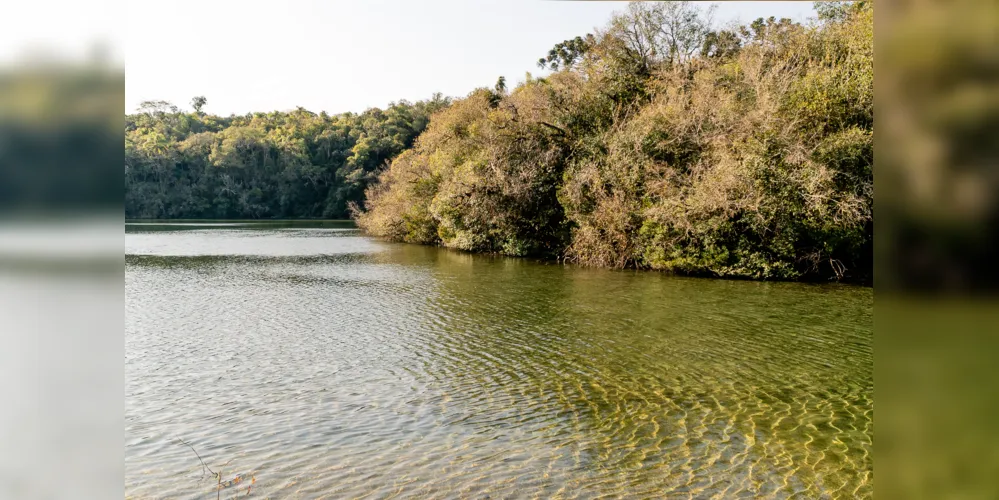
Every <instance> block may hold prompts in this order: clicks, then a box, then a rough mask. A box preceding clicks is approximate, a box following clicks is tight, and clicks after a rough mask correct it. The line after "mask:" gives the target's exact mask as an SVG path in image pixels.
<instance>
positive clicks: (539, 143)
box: [357, 2, 874, 279]
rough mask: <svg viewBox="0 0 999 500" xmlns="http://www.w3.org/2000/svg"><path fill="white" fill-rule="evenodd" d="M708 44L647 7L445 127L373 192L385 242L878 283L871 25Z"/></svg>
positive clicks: (474, 99)
mask: <svg viewBox="0 0 999 500" xmlns="http://www.w3.org/2000/svg"><path fill="white" fill-rule="evenodd" d="M818 12H819V14H820V17H819V19H818V20H817V21H816V22H814V23H811V24H808V25H802V24H799V23H794V22H791V21H790V20H787V19H781V20H776V19H774V18H770V19H766V20H764V19H759V20H757V21H755V22H753V23H752V24H750V25H748V26H742V27H734V28H731V29H724V30H719V31H712V29H711V27H710V26H711V25H710V23H709V22H708V20H707V13H706V12H704V11H703V10H700V9H699V8H697V7H696V6H694V5H693V4H690V3H684V2H668V3H632V4H630V5H629V6H628V8H627V9H626V10H625V11H624V12H622V13H620V14H618V15H616V16H615V17H614V18H613V19H612V20H611V21H610V23H609V24H608V25H607V26H606V28H604V29H602V30H598V31H596V32H595V33H591V34H589V35H587V36H585V37H579V38H576V39H573V40H567V41H565V42H563V43H560V44H558V45H556V46H555V48H553V49H552V51H551V52H550V53H549V54H548V56H547V57H545V58H543V59H541V60H540V61H539V65H541V66H546V67H550V68H551V69H554V70H556V71H555V72H554V73H552V74H551V75H550V76H548V77H546V78H531V77H530V75H528V77H527V79H526V81H525V82H524V83H522V84H521V85H519V86H517V87H516V88H515V89H513V90H512V91H508V90H507V89H506V82H505V80H501V81H500V82H498V84H497V85H496V87H495V88H492V89H485V88H483V89H478V90H475V91H474V92H472V93H471V94H470V95H469V96H468V97H467V98H465V99H461V100H458V101H456V102H454V103H453V104H452V105H451V106H450V107H448V108H447V109H445V110H442V111H440V112H439V113H438V114H436V115H434V116H433V118H432V119H431V121H430V124H429V126H428V128H427V130H426V131H425V132H424V133H423V134H422V135H421V136H420V137H419V138H418V139H417V141H416V143H415V145H414V147H413V148H412V149H409V150H406V151H405V152H403V153H402V154H401V155H400V156H398V157H397V158H396V159H395V160H394V161H393V162H392V164H391V166H390V167H389V168H388V169H387V170H385V171H384V172H382V173H381V175H380V176H379V182H378V183H377V184H374V185H373V186H371V187H369V188H368V192H367V197H366V203H365V209H364V210H363V211H360V212H359V213H358V214H357V220H358V223H359V224H360V225H361V226H362V227H363V228H365V229H366V230H368V231H369V232H371V233H374V234H377V235H381V236H385V237H388V238H392V239H396V240H401V241H407V242H414V243H423V244H437V245H443V246H446V247H450V248H456V249H463V250H469V251H476V252H498V253H502V254H507V255H521V256H527V255H534V256H549V257H560V258H566V259H568V260H570V261H575V262H578V263H581V264H586V265H594V266H605V267H614V268H624V267H637V268H649V269H657V270H663V271H670V272H677V273H685V274H698V275H713V276H726V277H747V278H756V279H816V278H830V277H831V278H837V279H841V278H852V279H865V278H866V277H867V276H869V273H870V268H871V263H870V253H871V239H872V233H873V224H872V218H873V217H872V211H873V125H874V114H873V103H874V92H873V12H872V8H871V6H870V5H869V4H866V3H859V2H858V3H854V4H831V5H823V6H820V7H819V8H818Z"/></svg>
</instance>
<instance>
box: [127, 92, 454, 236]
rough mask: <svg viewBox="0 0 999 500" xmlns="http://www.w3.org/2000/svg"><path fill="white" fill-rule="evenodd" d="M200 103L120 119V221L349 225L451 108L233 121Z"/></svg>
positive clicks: (403, 107) (151, 106)
mask: <svg viewBox="0 0 999 500" xmlns="http://www.w3.org/2000/svg"><path fill="white" fill-rule="evenodd" d="M206 102H207V99H205V98H204V97H196V98H194V99H193V100H192V106H193V107H194V109H195V111H194V112H191V113H185V112H181V111H180V110H179V109H177V107H176V106H174V105H172V104H170V103H168V102H164V101H148V102H144V103H142V107H141V108H140V109H139V112H137V113H135V114H130V115H127V116H126V117H125V217H127V218H150V219H192V218H193V219H204V218H212V219H259V218H327V219H343V218H347V217H349V213H348V209H347V207H348V205H349V204H350V203H352V202H353V203H356V202H359V201H361V199H362V197H363V196H364V189H365V188H366V187H367V185H368V183H369V182H371V181H372V180H373V179H374V177H375V175H376V171H377V170H378V169H379V168H380V167H384V166H385V163H386V162H387V161H388V160H390V159H391V158H393V157H395V156H396V155H398V154H399V153H400V152H402V151H403V150H405V149H406V148H409V147H410V146H412V144H413V140H414V139H415V138H416V137H417V136H418V135H420V133H421V132H423V130H424V129H425V128H426V126H427V123H428V121H429V119H430V115H431V114H433V113H434V112H435V111H437V110H439V109H442V108H444V107H446V106H447V105H448V103H449V100H448V99H447V98H444V97H442V96H440V95H436V96H434V97H433V98H432V99H430V100H427V101H420V102H417V103H415V104H411V103H408V102H405V101H403V102H399V103H393V104H390V105H389V106H388V108H387V109H385V110H381V109H369V110H368V111H365V112H363V113H360V114H355V113H344V114H340V115H333V116H331V115H327V114H326V113H320V114H316V113H312V112H310V111H306V110H304V109H301V108H300V109H298V110H296V111H291V112H287V113H285V112H273V113H253V114H249V115H245V116H230V117H220V116H215V115H209V114H204V113H202V112H201V109H202V107H203V106H204V105H205V104H206Z"/></svg>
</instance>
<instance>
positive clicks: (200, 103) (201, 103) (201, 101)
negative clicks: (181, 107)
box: [191, 95, 208, 115]
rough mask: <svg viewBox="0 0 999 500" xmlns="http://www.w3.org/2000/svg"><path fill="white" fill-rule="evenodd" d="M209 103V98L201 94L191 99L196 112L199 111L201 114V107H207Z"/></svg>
mask: <svg viewBox="0 0 999 500" xmlns="http://www.w3.org/2000/svg"><path fill="white" fill-rule="evenodd" d="M207 103H208V99H207V98H205V96H203V95H199V96H197V97H195V98H194V99H191V107H192V108H194V112H195V113H198V114H199V115H200V114H201V108H203V107H205V104H207Z"/></svg>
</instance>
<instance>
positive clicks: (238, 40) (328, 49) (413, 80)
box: [0, 0, 813, 115]
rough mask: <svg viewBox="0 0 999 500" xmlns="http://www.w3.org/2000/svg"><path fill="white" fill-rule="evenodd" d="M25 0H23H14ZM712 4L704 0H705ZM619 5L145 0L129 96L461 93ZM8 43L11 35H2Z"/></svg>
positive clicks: (342, 101) (312, 106) (340, 107)
mask: <svg viewBox="0 0 999 500" xmlns="http://www.w3.org/2000/svg"><path fill="white" fill-rule="evenodd" d="M17 3H22V2H17ZM705 5H706V6H707V5H708V4H707V3H706V4H705ZM624 6H625V5H624V3H621V2H594V1H585V2H584V1H544V0H424V1H419V2H417V1H412V0H396V1H387V0H349V1H341V0H278V1H275V0H267V1H257V0H241V1H228V0H226V1H223V0H198V1H190V0H136V1H133V2H130V3H129V4H128V5H127V7H126V20H125V24H124V25H125V27H124V30H123V31H124V42H125V44H124V46H125V50H124V53H125V71H126V97H125V110H126V111H127V112H132V111H134V110H135V108H136V107H138V103H139V102H140V101H143V100H147V99H163V100H167V101H171V102H173V103H174V104H176V105H178V106H180V107H181V108H185V109H188V108H189V107H190V105H189V102H190V100H191V97H193V96H196V95H204V96H206V97H207V98H208V104H207V106H206V107H205V110H206V111H208V112H212V113H216V114H221V115H228V114H230V113H237V114H243V113H246V112H249V111H271V110H287V109H293V108H295V107H296V106H303V107H305V108H307V109H309V110H312V111H316V112H318V111H323V110H325V111H327V112H330V113H339V112H344V111H363V110H364V109H367V108H369V107H376V106H377V107H384V106H385V105H387V104H388V103H389V102H391V101H394V100H399V99H408V100H411V101H416V100H419V99H425V98H427V97H430V95H431V94H433V93H434V92H442V93H444V94H445V95H450V96H464V95H466V94H468V92H470V91H471V90H472V89H474V88H475V87H481V86H492V85H493V84H494V83H495V82H496V78H497V77H499V76H500V75H504V76H506V78H507V82H508V84H509V85H510V86H511V87H512V86H513V84H514V83H515V82H519V81H522V80H523V78H524V73H525V72H526V71H531V72H532V73H534V74H535V75H537V74H539V73H540V70H539V69H538V68H537V67H536V66H535V62H536V61H537V60H538V58H539V57H541V56H543V55H545V54H546V53H547V52H548V50H549V49H550V48H551V47H552V46H553V45H554V44H556V43H558V42H560V41H562V40H565V39H567V38H572V37H575V36H578V35H583V34H586V33H587V32H590V31H592V29H593V28H594V27H596V26H603V25H604V24H605V23H606V21H607V20H608V19H609V17H610V13H611V12H612V11H615V10H619V9H621V8H623V7H624ZM771 15H772V16H776V17H778V18H779V17H790V18H792V19H796V20H800V21H804V20H805V19H806V18H807V17H809V16H811V15H813V12H812V4H811V2H720V3H719V4H718V10H717V12H716V16H715V17H716V20H717V21H718V22H719V23H725V22H728V21H730V20H742V21H750V20H752V19H755V18H757V17H769V16H771ZM0 41H2V40H0Z"/></svg>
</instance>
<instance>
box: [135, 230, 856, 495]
mask: <svg viewBox="0 0 999 500" xmlns="http://www.w3.org/2000/svg"><path fill="white" fill-rule="evenodd" d="M318 226H319V227H305V225H303V224H289V225H287V226H286V227H282V226H281V225H275V224H268V225H253V224H249V225H239V226H231V227H226V226H210V227H206V226H177V225H171V226H156V225H126V235H125V249H126V257H125V263H126V271H125V289H126V302H125V332H126V335H125V377H126V396H125V417H126V428H125V469H126V472H125V491H126V495H128V496H129V497H133V498H215V496H216V486H215V485H216V480H215V479H213V478H210V477H207V476H208V475H207V474H205V472H204V470H203V467H202V465H201V462H200V461H199V460H198V458H197V456H196V455H195V453H194V452H193V451H192V450H191V449H190V448H188V447H186V446H184V445H183V444H181V443H180V442H179V441H178V439H184V440H186V441H188V442H190V443H191V444H192V445H193V446H194V448H195V449H196V450H197V452H198V453H199V454H200V455H201V457H202V458H204V460H205V462H206V463H207V465H208V466H209V467H211V468H212V469H213V470H216V471H217V470H219V469H220V468H221V469H222V470H223V479H224V480H227V479H232V477H233V476H236V475H241V477H243V478H245V479H244V480H242V481H240V482H238V483H236V484H234V485H233V486H231V487H228V488H226V489H224V490H223V491H222V497H223V498H232V497H235V496H236V495H240V496H243V495H246V493H247V486H252V488H251V490H250V493H251V495H250V496H251V497H259V498H266V497H270V498H323V497H327V498H361V497H366V498H389V497H397V498H598V497H606V496H613V497H625V498H663V497H669V498H710V497H713V496H714V497H718V498H741V497H744V498H788V497H792V496H794V497H796V498H840V497H843V498H856V497H870V496H872V493H873V457H872V439H873V407H874V402H873V397H874V382H873V326H872V304H873V293H872V291H871V289H869V288H857V287H848V286H838V285H822V286H817V285H802V284H790V283H756V282H740V281H721V280H708V279H692V278H676V277H669V276H665V275H661V274H657V273H651V272H631V271H627V272H622V271H607V270H596V269H582V268H575V267H564V266H560V265H554V264H545V263H537V262H532V261H528V260H521V259H508V258H497V257H488V256H473V255H468V254H463V253H457V252H452V251H446V250H442V249H437V248H429V247H420V246H414V245H401V244H388V243H383V242H380V241H375V240H371V239H368V238H366V237H363V236H361V235H360V234H359V233H358V232H357V231H356V230H353V229H349V228H348V226H344V225H339V224H332V223H327V224H322V225H318ZM227 462H228V465H225V466H224V467H223V464H226V463H227ZM253 478H255V479H256V480H255V482H252V483H251V481H252V480H253Z"/></svg>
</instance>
